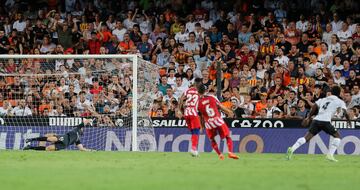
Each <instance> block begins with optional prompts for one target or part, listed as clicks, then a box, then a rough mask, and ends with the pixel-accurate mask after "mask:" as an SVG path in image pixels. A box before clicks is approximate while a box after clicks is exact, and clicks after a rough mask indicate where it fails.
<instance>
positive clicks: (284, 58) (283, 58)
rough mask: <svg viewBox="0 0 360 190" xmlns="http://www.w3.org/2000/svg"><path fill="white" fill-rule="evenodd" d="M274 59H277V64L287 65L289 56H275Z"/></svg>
mask: <svg viewBox="0 0 360 190" xmlns="http://www.w3.org/2000/svg"><path fill="white" fill-rule="evenodd" d="M275 60H278V61H279V64H280V65H282V66H284V67H287V65H288V62H289V58H288V57H287V56H284V55H283V56H281V57H276V58H275Z"/></svg>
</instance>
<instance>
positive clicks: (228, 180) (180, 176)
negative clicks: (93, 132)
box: [0, 151, 360, 190]
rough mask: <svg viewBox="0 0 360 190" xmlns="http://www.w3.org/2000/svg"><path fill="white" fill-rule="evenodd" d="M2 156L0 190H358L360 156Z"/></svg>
mask: <svg viewBox="0 0 360 190" xmlns="http://www.w3.org/2000/svg"><path fill="white" fill-rule="evenodd" d="M284 157H285V156H284V155H282V154H240V159H239V160H230V159H225V160H223V161H221V160H218V158H217V156H216V154H215V153H203V154H201V157H199V158H192V157H190V155H189V154H188V153H131V152H77V151H62V152H50V153H49V152H32V151H28V152H23V151H0V189H2V190H17V189H28V190H42V189H44V190H45V189H46V190H58V189H64V190H65V189H66V190H70V189H78V190H82V189H84V190H92V189H101V190H104V189H111V190H115V189H116V190H132V189H146V190H153V189H154V190H158V189H179V190H180V189H181V190H183V189H184V190H189V189H206V190H210V189H233V190H237V189H241V190H245V189H251V190H258V189H266V190H269V189H276V190H280V189H284V190H285V189H286V190H295V189H316V190H318V189H326V190H332V189H334V190H335V189H336V190H338V189H349V190H350V189H357V188H358V187H360V158H359V156H336V158H337V159H338V160H339V162H338V163H332V162H328V161H326V160H325V159H324V155H296V154H295V155H294V157H293V160H291V161H286V160H285V159H284Z"/></svg>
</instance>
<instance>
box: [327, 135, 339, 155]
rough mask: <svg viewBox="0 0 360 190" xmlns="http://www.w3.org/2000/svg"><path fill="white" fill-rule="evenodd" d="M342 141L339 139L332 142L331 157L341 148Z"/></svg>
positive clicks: (330, 147)
mask: <svg viewBox="0 0 360 190" xmlns="http://www.w3.org/2000/svg"><path fill="white" fill-rule="evenodd" d="M340 141H341V140H340V139H339V138H334V139H333V140H332V141H331V142H330V146H329V154H330V155H331V156H333V155H334V153H335V151H336V149H337V148H338V147H339V145H340Z"/></svg>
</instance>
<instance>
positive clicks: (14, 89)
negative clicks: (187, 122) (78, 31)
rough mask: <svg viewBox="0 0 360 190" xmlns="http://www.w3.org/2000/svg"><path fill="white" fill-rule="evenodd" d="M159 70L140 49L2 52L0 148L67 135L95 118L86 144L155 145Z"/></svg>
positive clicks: (134, 147) (125, 147)
mask: <svg viewBox="0 0 360 190" xmlns="http://www.w3.org/2000/svg"><path fill="white" fill-rule="evenodd" d="M158 75H159V74H158V67H157V66H156V65H154V64H152V63H149V62H146V61H144V60H142V59H141V58H138V57H137V56H136V55H0V149H22V148H23V147H24V144H25V143H24V142H25V139H27V138H33V137H38V136H47V135H63V134H65V133H66V132H67V131H70V130H71V129H72V128H73V127H74V126H76V125H78V124H80V123H81V122H82V118H91V119H93V125H92V127H86V128H85V130H84V135H83V136H82V137H81V138H80V139H81V143H82V144H83V145H84V146H85V147H88V148H91V149H96V150H107V151H110V150H121V151H154V150H156V141H155V136H154V129H153V127H152V122H151V120H150V117H149V109H150V106H151V104H152V98H151V97H152V94H151V92H152V90H153V89H154V88H156V84H157V80H158ZM35 143H36V144H35V145H36V146H46V145H47V144H46V142H38V143H37V142H35ZM74 148H75V147H74V146H70V147H69V149H74Z"/></svg>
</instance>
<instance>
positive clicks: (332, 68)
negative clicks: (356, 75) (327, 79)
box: [330, 65, 344, 73]
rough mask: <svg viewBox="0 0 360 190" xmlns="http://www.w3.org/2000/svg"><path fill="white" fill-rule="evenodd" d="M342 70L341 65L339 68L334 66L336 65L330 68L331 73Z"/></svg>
mask: <svg viewBox="0 0 360 190" xmlns="http://www.w3.org/2000/svg"><path fill="white" fill-rule="evenodd" d="M343 69H344V66H343V65H339V66H336V65H333V66H332V67H331V69H330V70H331V73H334V72H335V71H336V70H340V71H341V70H343Z"/></svg>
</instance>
